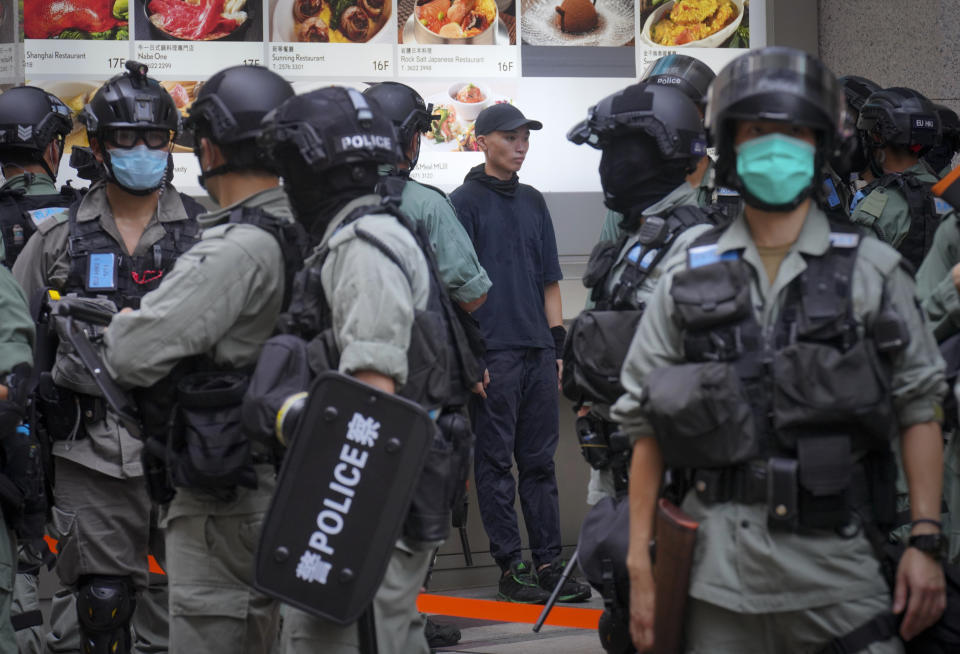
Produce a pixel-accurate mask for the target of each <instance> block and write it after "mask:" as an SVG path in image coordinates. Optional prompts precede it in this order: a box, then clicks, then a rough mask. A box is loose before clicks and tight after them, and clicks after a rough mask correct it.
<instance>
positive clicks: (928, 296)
mask: <svg viewBox="0 0 960 654" xmlns="http://www.w3.org/2000/svg"><path fill="white" fill-rule="evenodd" d="M958 263H960V217H958V216H957V214H956V212H951V213H950V214H949V215H948V216H947V217H946V218H945V219H944V221H943V222H942V223H940V226H939V227H938V228H937V233H936V234H935V235H934V237H933V246H932V247H931V248H930V252H928V253H927V256H926V257H925V258H924V260H923V264H922V265H921V266H920V269H919V270H918V271H917V294H918V296H919V298H920V305H921V306H922V307H923V310H924V312H925V313H926V314H927V321H928V322H929V324H930V326H931V327H932V329H933V335H934V337H936V339H937V341H944V340H946V339H947V338H949V337H950V336H953V335H954V334H956V333H958V332H960V293H958V291H957V287H956V285H954V283H953V275H952V274H951V271H952V270H953V267H954V266H955V265H957V264H958ZM945 436H946V437H947V438H948V442H947V445H946V448H945V449H944V452H943V464H944V471H943V472H944V474H943V495H944V499H945V500H946V503H947V508H948V509H949V510H950V511H951V513H953V512H957V511H960V438H958V435H957V434H956V433H953V434H945ZM948 521H949V524H945V525H944V531H945V533H949V535H950V560H951V561H952V562H954V563H956V562H958V561H960V519H953V520H948Z"/></svg>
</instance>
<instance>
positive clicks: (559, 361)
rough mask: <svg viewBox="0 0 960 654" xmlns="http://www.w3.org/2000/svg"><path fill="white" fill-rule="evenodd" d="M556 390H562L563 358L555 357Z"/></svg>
mask: <svg viewBox="0 0 960 654" xmlns="http://www.w3.org/2000/svg"><path fill="white" fill-rule="evenodd" d="M557 390H558V391H559V392H561V393H562V392H563V359H557Z"/></svg>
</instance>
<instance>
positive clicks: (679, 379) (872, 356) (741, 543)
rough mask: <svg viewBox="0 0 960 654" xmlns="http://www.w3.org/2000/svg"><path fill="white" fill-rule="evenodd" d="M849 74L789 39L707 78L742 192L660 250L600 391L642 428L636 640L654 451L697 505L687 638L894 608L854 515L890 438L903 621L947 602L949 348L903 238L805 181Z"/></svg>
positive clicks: (882, 510)
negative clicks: (845, 214)
mask: <svg viewBox="0 0 960 654" xmlns="http://www.w3.org/2000/svg"><path fill="white" fill-rule="evenodd" d="M772 89H775V91H774V90H772ZM840 93H841V91H840V88H839V86H838V84H837V82H836V78H835V77H834V76H833V75H832V74H831V73H830V71H829V70H827V69H826V68H825V67H824V66H823V64H821V63H820V62H819V61H818V60H817V59H815V58H814V57H812V56H810V55H807V54H805V53H802V52H800V51H796V50H792V49H788V48H764V49H761V50H757V51H752V52H750V53H748V54H745V55H743V56H742V57H740V58H738V59H736V60H735V61H733V62H732V63H730V64H729V65H728V66H727V67H726V68H724V69H723V70H722V71H721V73H720V74H719V75H718V76H717V79H716V80H715V82H714V85H713V87H712V88H711V92H710V99H709V101H708V108H707V118H706V122H707V128H708V130H709V132H710V135H711V138H712V139H713V142H714V144H715V145H716V147H717V151H718V162H717V173H718V176H719V178H720V181H721V182H722V183H725V184H729V185H732V186H734V187H735V188H737V189H738V190H739V191H740V193H741V194H742V196H743V197H744V199H745V201H746V203H747V206H746V208H745V209H744V211H743V213H742V214H741V215H739V216H738V217H737V218H736V219H735V220H734V221H733V222H732V223H731V224H730V225H729V226H722V227H718V228H714V229H712V230H709V231H707V232H705V233H704V234H702V235H700V236H699V237H698V238H697V239H695V240H694V242H693V243H692V244H691V245H690V247H689V248H688V249H687V252H686V253H685V256H684V257H683V258H681V257H677V258H676V259H674V260H673V261H671V262H670V264H668V269H667V271H666V273H665V274H664V277H663V278H662V279H661V282H660V284H659V285H658V286H657V289H656V290H655V291H654V295H653V297H652V298H651V301H650V303H649V304H648V306H647V310H646V312H645V314H644V318H643V320H642V321H641V323H640V327H639V329H638V331H637V333H636V335H635V337H634V339H633V342H632V343H631V346H630V351H629V354H628V356H627V359H626V361H625V362H624V368H623V374H622V376H621V381H622V383H623V385H624V388H625V389H626V393H625V394H624V395H623V396H622V397H621V398H620V399H619V400H618V401H617V403H616V405H615V406H614V407H613V409H612V415H613V418H614V419H615V420H616V421H618V422H619V423H620V424H621V425H622V428H623V429H624V430H625V431H626V432H627V433H628V434H629V435H630V437H631V438H632V439H633V440H634V449H633V458H632V461H631V466H632V467H631V473H630V513H631V518H630V525H631V527H630V528H631V534H630V549H629V555H628V558H627V564H628V569H629V571H630V584H631V589H630V592H631V607H630V611H631V631H632V635H633V639H634V643H635V645H636V646H637V648H638V649H640V650H644V649H646V648H648V647H649V646H650V645H651V644H652V642H653V641H654V640H655V638H656V634H655V633H654V632H653V615H654V611H655V610H656V607H655V606H654V591H655V589H654V586H653V581H652V576H651V565H650V557H649V549H648V547H649V542H650V536H651V526H652V524H653V511H654V505H655V501H656V497H657V494H658V492H659V490H660V481H661V474H662V469H663V466H670V467H679V468H683V469H686V470H687V471H688V474H689V475H690V477H691V479H690V481H691V482H692V483H691V488H690V490H689V491H687V493H686V496H685V498H684V502H683V509H684V510H685V511H686V512H687V513H689V514H690V515H691V516H692V517H693V519H694V520H696V521H698V522H699V524H700V527H699V530H698V533H697V543H696V550H695V553H694V556H693V567H692V573H691V583H690V588H689V600H688V606H687V615H686V625H685V629H684V632H685V634H686V638H687V643H686V647H687V651H688V652H725V651H729V652H742V651H806V650H811V651H816V650H817V649H818V648H819V647H822V646H824V645H826V644H827V643H829V642H830V641H831V640H832V639H833V638H836V637H838V636H843V635H845V634H846V633H847V632H849V631H852V630H853V629H854V628H856V627H858V626H860V625H861V624H862V623H865V622H867V621H869V620H870V619H872V618H873V617H874V616H876V615H877V614H880V613H883V612H888V611H889V610H890V601H891V590H893V589H891V588H888V587H887V586H886V584H885V582H884V580H883V578H882V576H880V575H878V574H877V561H876V559H875V558H874V555H873V549H872V548H871V545H870V543H869V542H868V539H867V536H866V535H865V531H872V529H871V527H870V525H871V523H872V521H871V518H870V517H869V516H871V515H872V516H873V518H874V519H875V520H876V522H879V523H886V524H889V521H890V520H891V519H892V517H891V513H892V512H893V506H892V504H893V498H892V493H893V488H892V485H891V484H890V483H889V479H888V478H887V477H886V473H884V474H876V472H875V470H877V469H878V467H879V469H881V470H889V469H890V465H891V463H890V460H889V458H890V444H891V441H893V440H895V439H896V438H897V437H898V436H899V438H900V446H901V448H902V451H903V455H904V456H903V460H904V463H905V470H906V475H907V479H908V481H909V487H910V495H911V498H910V499H911V511H912V520H913V522H912V535H911V537H910V546H909V547H908V548H907V549H906V552H905V553H904V555H903V557H902V558H901V560H900V564H899V568H898V570H897V573H896V579H895V592H894V593H893V597H894V602H893V612H894V613H901V612H903V613H904V614H905V619H904V621H903V623H902V626H901V628H900V633H901V634H902V635H903V637H904V638H907V639H909V638H912V637H913V636H914V635H915V634H917V633H918V632H920V631H921V630H922V629H924V628H925V627H927V626H928V625H930V624H932V623H933V622H934V621H935V620H936V619H937V618H938V617H939V616H940V614H941V613H942V611H943V607H944V604H945V597H944V582H943V576H942V575H943V573H942V570H941V567H940V564H939V563H938V561H937V560H936V558H937V556H938V555H939V554H940V552H941V547H942V536H940V535H939V534H938V531H939V526H938V522H937V516H938V514H939V505H940V468H941V466H942V459H941V436H940V429H939V425H938V424H937V416H938V412H939V403H940V399H941V397H942V395H943V392H944V390H945V389H944V383H943V364H942V361H941V360H940V358H939V356H938V355H937V352H936V349H935V344H934V342H933V340H932V338H931V337H930V335H929V333H928V332H927V331H926V330H925V329H924V323H923V317H922V316H921V315H920V313H919V311H918V310H917V308H916V305H915V302H914V299H913V297H914V289H913V284H912V281H911V278H910V274H909V272H907V271H906V270H905V269H904V268H903V266H902V265H901V259H900V257H899V256H898V255H897V254H896V253H895V252H894V251H893V250H892V249H891V248H890V247H889V246H887V245H885V244H883V243H881V242H880V241H878V240H876V239H874V238H872V237H870V236H868V235H864V234H861V233H860V232H859V231H858V230H857V229H856V228H854V227H852V226H850V225H849V224H846V223H842V222H830V221H829V220H828V218H827V217H826V215H825V213H824V212H823V211H822V210H821V209H820V208H819V207H818V206H816V204H815V203H814V202H813V200H812V198H811V195H812V194H813V193H814V191H815V189H816V187H817V185H818V174H817V171H820V170H822V167H823V165H824V163H825V161H826V159H827V157H828V156H829V155H830V153H831V152H832V151H833V149H834V147H835V146H836V139H837V137H838V134H837V132H838V128H839V126H840V120H841V117H840V115H839V113H840V106H841V98H840ZM884 334H886V335H884ZM878 360H879V361H882V362H883V366H882V367H878V366H877V365H876V362H877V361H878ZM841 368H842V371H841ZM893 398H895V400H894V399H893ZM867 416H869V419H866V417H867ZM867 497H869V498H870V499H869V501H866V502H865V501H864V499H865V498H867ZM854 507H856V509H854ZM873 533H877V532H873ZM908 595H909V599H908ZM864 647H867V645H865V644H861V645H860V646H859V647H854V648H851V649H863V648H864ZM869 651H870V652H888V651H889V652H899V651H902V645H901V644H900V642H899V641H898V640H896V639H890V640H887V641H884V642H882V643H872V644H869Z"/></svg>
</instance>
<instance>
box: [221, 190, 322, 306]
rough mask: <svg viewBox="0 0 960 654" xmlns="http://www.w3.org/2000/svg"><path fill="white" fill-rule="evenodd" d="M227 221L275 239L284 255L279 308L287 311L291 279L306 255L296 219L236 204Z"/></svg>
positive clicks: (304, 232)
mask: <svg viewBox="0 0 960 654" xmlns="http://www.w3.org/2000/svg"><path fill="white" fill-rule="evenodd" d="M228 222H229V223H231V224H245V225H253V226H254V227H259V228H260V229H262V230H263V231H265V232H267V233H268V234H270V235H271V236H273V238H274V239H275V240H276V241H277V245H279V246H280V254H281V255H282V256H283V268H284V271H283V303H282V304H281V311H286V310H287V308H288V307H289V305H290V298H291V297H292V295H293V278H294V277H295V276H296V274H297V271H299V270H300V268H302V267H303V260H304V259H305V258H306V255H307V242H308V238H307V233H306V231H304V229H303V226H302V225H301V224H300V223H298V222H296V221H287V220H281V219H280V218H277V217H276V216H272V215H270V214H269V213H267V212H265V211H263V210H261V209H255V208H252V207H237V208H236V209H234V210H233V211H231V212H230V217H229V219H228Z"/></svg>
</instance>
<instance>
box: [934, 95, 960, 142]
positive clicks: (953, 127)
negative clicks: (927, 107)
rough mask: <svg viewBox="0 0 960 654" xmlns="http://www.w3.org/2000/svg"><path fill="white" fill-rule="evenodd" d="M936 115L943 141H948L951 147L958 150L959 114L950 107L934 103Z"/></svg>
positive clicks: (959, 133)
mask: <svg viewBox="0 0 960 654" xmlns="http://www.w3.org/2000/svg"><path fill="white" fill-rule="evenodd" d="M933 108H934V109H936V111H937V115H938V116H939V117H940V133H941V136H942V138H943V141H944V142H945V143H947V142H949V144H950V147H951V149H952V150H953V151H954V152H956V151H957V150H960V116H957V112H956V111H954V110H953V109H951V108H950V107H948V106H946V105H943V104H935V105H933Z"/></svg>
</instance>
